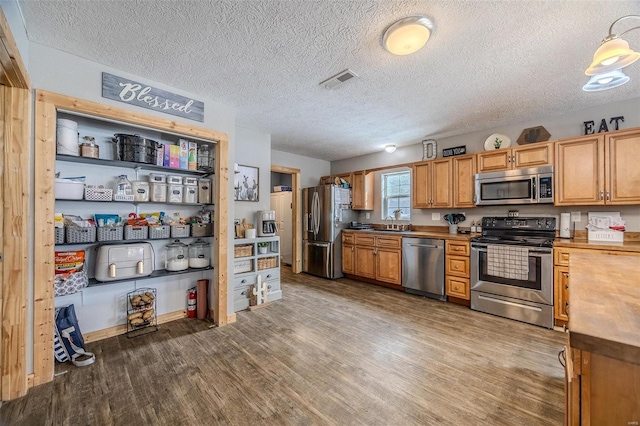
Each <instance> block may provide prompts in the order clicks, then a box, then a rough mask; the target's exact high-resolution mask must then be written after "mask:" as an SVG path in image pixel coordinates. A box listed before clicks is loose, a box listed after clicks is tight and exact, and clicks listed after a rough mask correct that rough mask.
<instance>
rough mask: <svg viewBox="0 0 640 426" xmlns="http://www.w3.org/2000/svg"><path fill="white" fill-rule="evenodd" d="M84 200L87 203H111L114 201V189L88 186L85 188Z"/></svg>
mask: <svg viewBox="0 0 640 426" xmlns="http://www.w3.org/2000/svg"><path fill="white" fill-rule="evenodd" d="M84 199H85V200H87V201H111V200H113V189H108V188H95V187H92V186H87V187H85V188H84Z"/></svg>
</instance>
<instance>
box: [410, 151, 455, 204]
mask: <svg viewBox="0 0 640 426" xmlns="http://www.w3.org/2000/svg"><path fill="white" fill-rule="evenodd" d="M411 195H412V196H411V205H412V207H413V208H414V209H430V208H442V207H452V206H453V169H452V162H451V159H450V158H447V159H444V160H431V161H425V162H422V163H417V164H414V166H413V185H412V186H411Z"/></svg>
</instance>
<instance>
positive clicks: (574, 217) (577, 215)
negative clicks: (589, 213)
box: [571, 212, 581, 222]
mask: <svg viewBox="0 0 640 426" xmlns="http://www.w3.org/2000/svg"><path fill="white" fill-rule="evenodd" d="M580 216H581V214H580V212H571V222H580Z"/></svg>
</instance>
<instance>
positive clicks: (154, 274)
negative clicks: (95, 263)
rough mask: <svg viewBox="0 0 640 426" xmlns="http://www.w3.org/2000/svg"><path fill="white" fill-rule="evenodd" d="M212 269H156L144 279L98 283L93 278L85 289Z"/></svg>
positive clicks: (210, 267)
mask: <svg viewBox="0 0 640 426" xmlns="http://www.w3.org/2000/svg"><path fill="white" fill-rule="evenodd" d="M212 269H213V266H209V267H207V268H189V269H185V270H184V271H176V272H170V271H167V270H166V269H156V270H155V271H153V272H152V273H151V275H147V276H146V277H133V278H125V279H122V280H113V281H98V280H96V279H95V278H90V279H89V285H88V286H87V287H97V286H102V285H109V284H115V283H120V282H126V281H139V280H148V279H151V278H161V277H169V276H172V275H183V274H191V273H194V272H203V271H210V270H212Z"/></svg>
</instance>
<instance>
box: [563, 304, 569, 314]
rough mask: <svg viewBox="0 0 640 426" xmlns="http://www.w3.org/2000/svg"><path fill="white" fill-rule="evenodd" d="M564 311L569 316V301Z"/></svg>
mask: <svg viewBox="0 0 640 426" xmlns="http://www.w3.org/2000/svg"><path fill="white" fill-rule="evenodd" d="M564 311H565V312H566V313H567V314H569V302H567V301H565V302H564Z"/></svg>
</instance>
